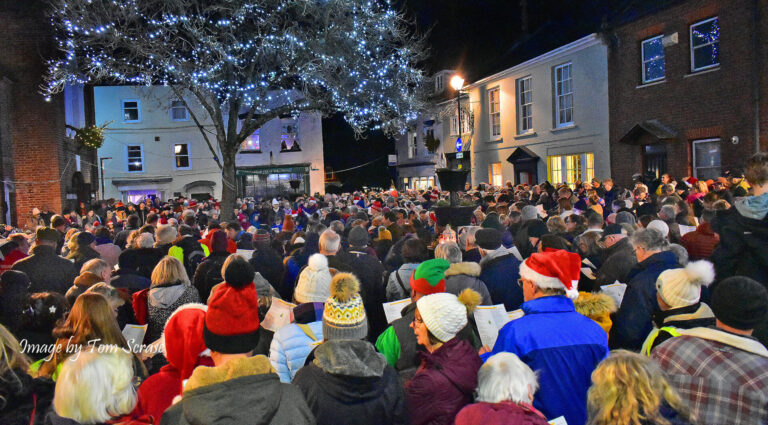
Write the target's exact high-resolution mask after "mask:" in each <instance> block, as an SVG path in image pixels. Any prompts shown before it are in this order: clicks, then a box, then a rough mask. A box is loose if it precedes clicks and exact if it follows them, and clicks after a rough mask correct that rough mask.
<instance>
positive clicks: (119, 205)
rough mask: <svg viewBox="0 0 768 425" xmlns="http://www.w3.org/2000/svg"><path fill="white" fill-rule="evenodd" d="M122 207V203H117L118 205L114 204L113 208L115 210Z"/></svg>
mask: <svg viewBox="0 0 768 425" xmlns="http://www.w3.org/2000/svg"><path fill="white" fill-rule="evenodd" d="M122 206H124V205H123V203H122V202H118V203H116V204H115V207H117V208H120V207H122Z"/></svg>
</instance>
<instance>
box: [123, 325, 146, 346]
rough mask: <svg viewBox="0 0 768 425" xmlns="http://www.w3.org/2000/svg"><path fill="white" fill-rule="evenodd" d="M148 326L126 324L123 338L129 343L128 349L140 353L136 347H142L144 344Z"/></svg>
mask: <svg viewBox="0 0 768 425" xmlns="http://www.w3.org/2000/svg"><path fill="white" fill-rule="evenodd" d="M148 326H149V325H133V324H130V323H126V325H125V327H124V328H123V336H124V337H125V340H126V341H127V342H128V347H130V348H131V351H133V352H137V351H138V350H136V349H135V348H134V347H135V346H137V345H138V346H140V345H141V344H142V343H143V342H144V335H145V334H146V333H147V327H148Z"/></svg>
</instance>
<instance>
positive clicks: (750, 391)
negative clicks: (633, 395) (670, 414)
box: [651, 328, 768, 425]
mask: <svg viewBox="0 0 768 425" xmlns="http://www.w3.org/2000/svg"><path fill="white" fill-rule="evenodd" d="M681 334H682V335H681V336H679V337H677V338H672V339H669V340H668V341H666V342H664V343H663V344H661V345H659V346H658V347H656V348H655V349H654V350H653V352H652V353H651V357H652V358H653V359H654V360H656V361H657V362H658V363H659V365H660V366H661V368H662V370H664V371H665V372H666V373H667V376H668V377H669V380H670V384H671V385H672V386H673V387H674V388H675V389H676V390H677V392H678V393H679V394H680V397H682V398H683V401H684V402H686V404H687V405H688V407H689V408H690V409H691V413H693V414H694V415H695V417H696V419H697V423H699V424H712V425H724V424H741V425H748V424H765V423H768V350H767V349H766V348H765V347H764V346H763V345H762V344H760V343H759V342H758V341H757V340H755V339H753V338H750V337H744V336H739V335H735V334H731V333H728V332H725V331H722V330H718V329H714V328H694V329H690V330H681Z"/></svg>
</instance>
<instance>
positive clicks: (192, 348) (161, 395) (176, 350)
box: [131, 304, 213, 423]
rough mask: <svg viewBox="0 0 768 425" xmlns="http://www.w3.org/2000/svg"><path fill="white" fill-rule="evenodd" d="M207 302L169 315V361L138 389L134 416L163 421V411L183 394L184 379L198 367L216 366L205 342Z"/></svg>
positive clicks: (166, 343) (166, 333) (165, 334)
mask: <svg viewBox="0 0 768 425" xmlns="http://www.w3.org/2000/svg"><path fill="white" fill-rule="evenodd" d="M207 310H208V307H207V306H205V305H203V304H185V305H182V306H181V307H179V308H177V309H176V311H174V312H173V314H171V317H169V318H168V322H167V323H166V324H165V329H164V330H163V340H164V347H165V349H164V351H163V355H164V356H165V358H166V359H167V360H168V364H167V365H165V366H163V367H162V368H160V370H159V371H158V372H157V373H155V374H154V375H152V376H150V377H149V378H147V379H146V380H145V381H144V382H142V383H141V386H140V387H139V388H138V391H137V395H138V403H137V404H136V408H135V409H134V410H133V412H131V416H132V417H133V418H137V419H139V418H146V417H147V416H149V418H150V419H151V420H152V421H153V422H152V423H159V422H160V418H161V417H162V416H163V412H164V411H165V410H166V409H168V408H169V407H170V406H171V405H172V404H173V399H174V398H175V397H176V396H178V395H181V390H182V388H184V381H185V380H187V379H189V377H190V376H191V375H192V371H193V370H195V368H196V367H197V366H213V360H211V358H210V357H209V356H208V354H207V352H206V350H207V347H206V346H205V342H204V341H203V329H204V327H205V314H206V311H207Z"/></svg>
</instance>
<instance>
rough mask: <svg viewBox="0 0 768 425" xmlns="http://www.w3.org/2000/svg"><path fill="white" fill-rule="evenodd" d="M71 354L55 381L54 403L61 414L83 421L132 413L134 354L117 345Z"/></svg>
mask: <svg viewBox="0 0 768 425" xmlns="http://www.w3.org/2000/svg"><path fill="white" fill-rule="evenodd" d="M97 350H98V352H97V351H94V350H89V351H83V352H81V353H79V355H77V356H71V357H69V358H68V359H67V360H65V361H64V362H63V363H64V364H63V365H62V369H61V375H59V379H58V380H57V381H56V391H55V393H54V398H53V407H54V410H55V411H56V413H57V414H58V415H59V416H63V417H66V418H70V419H73V420H75V421H77V422H80V423H84V424H91V423H102V422H106V421H108V420H110V419H112V418H114V417H117V416H122V415H125V414H127V413H130V412H131V411H132V410H133V408H134V406H135V405H136V390H135V388H134V387H133V364H132V361H133V359H132V356H131V354H129V353H126V352H125V351H123V349H122V348H121V347H118V346H115V345H103V346H100V347H98V349H97Z"/></svg>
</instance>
